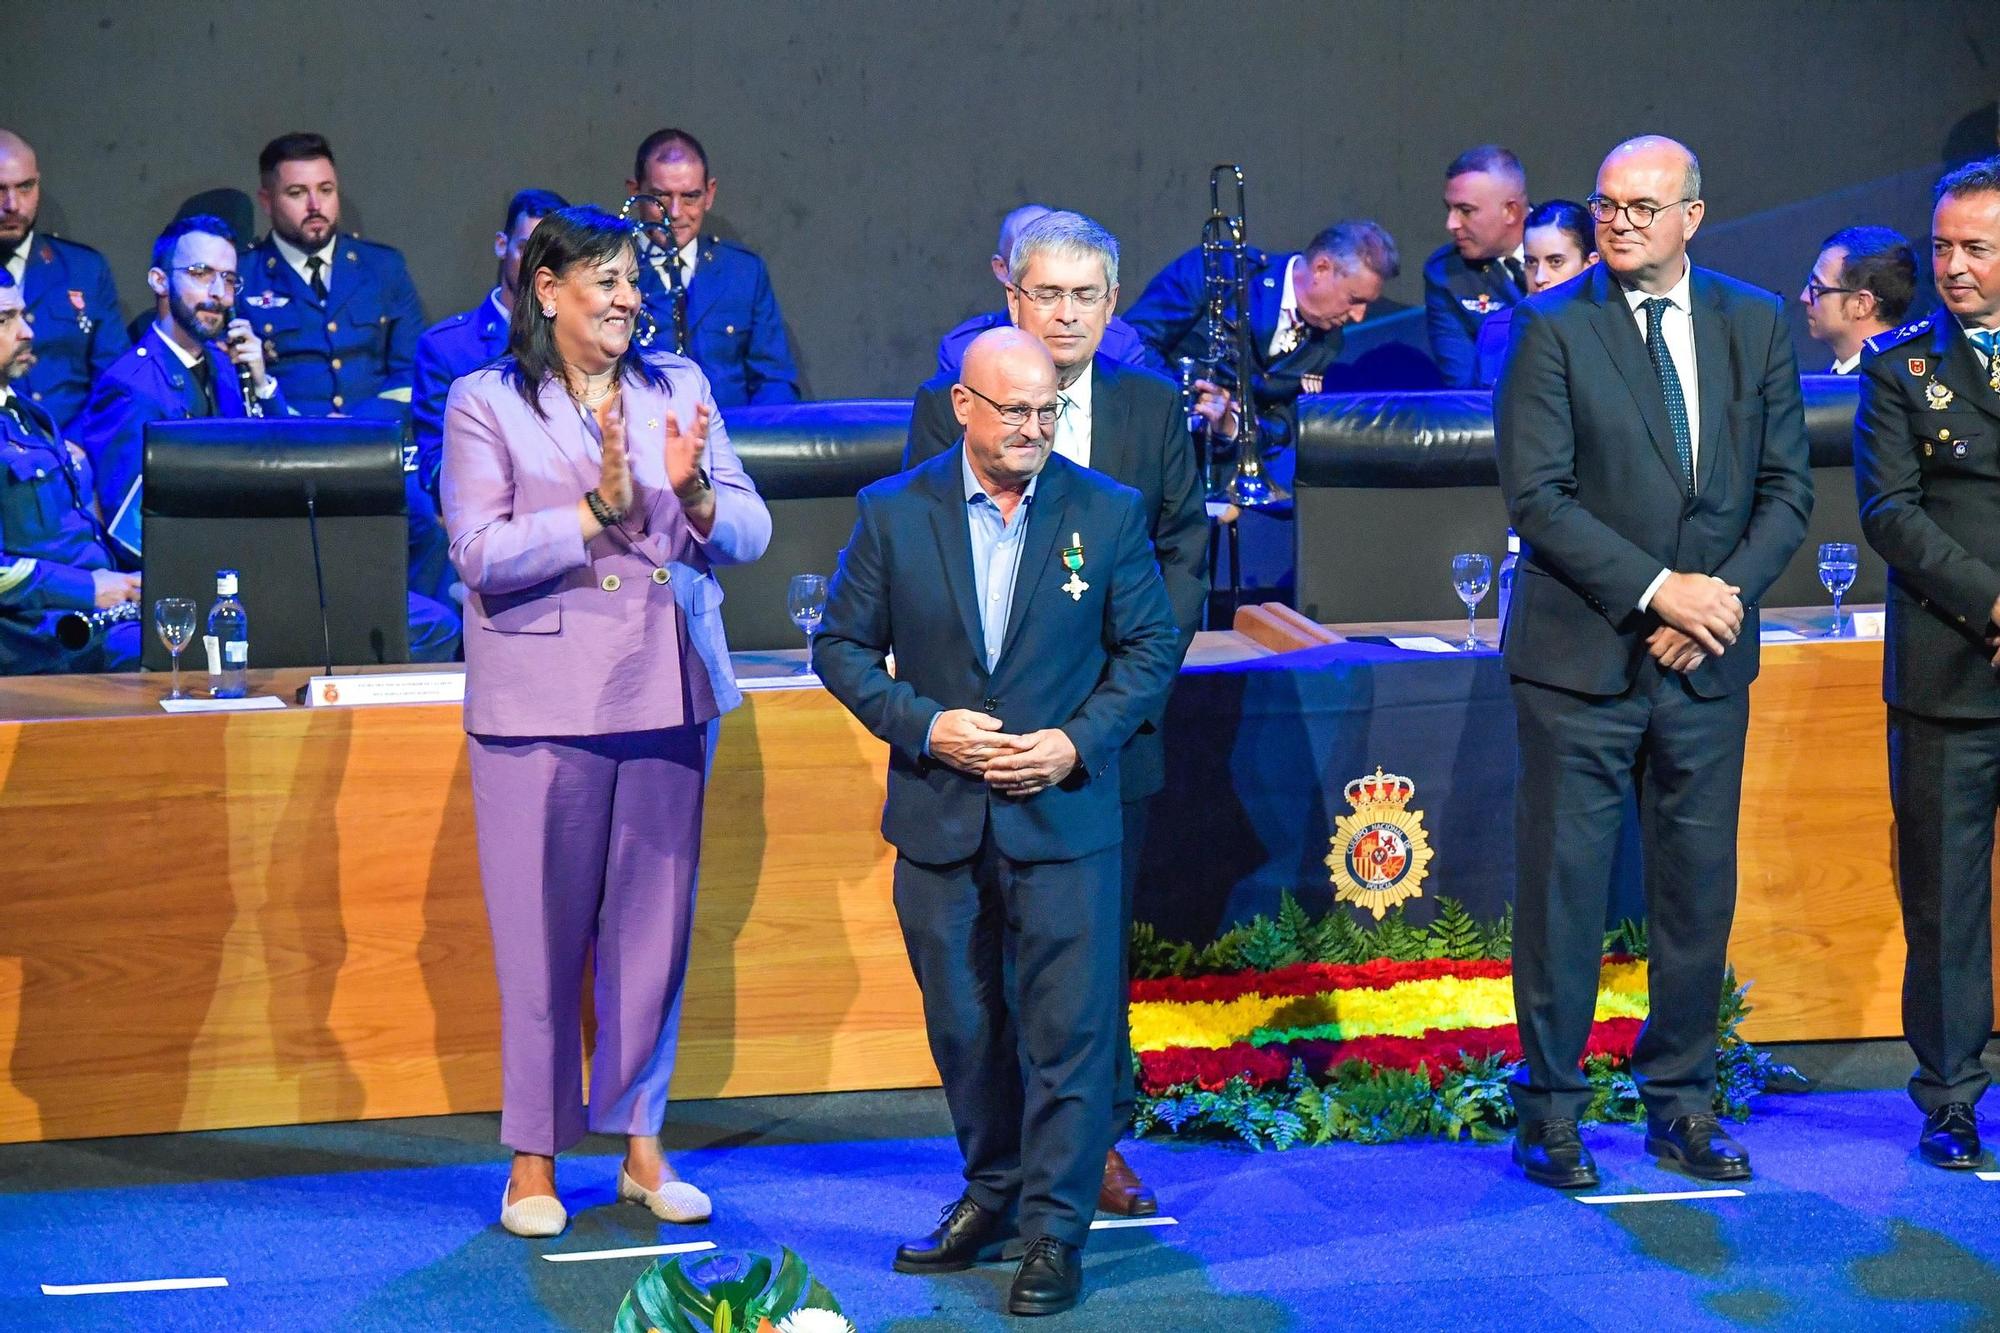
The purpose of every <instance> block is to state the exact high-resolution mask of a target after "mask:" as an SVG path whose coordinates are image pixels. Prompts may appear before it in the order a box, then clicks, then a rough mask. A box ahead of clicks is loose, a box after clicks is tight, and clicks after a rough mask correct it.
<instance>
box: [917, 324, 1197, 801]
mask: <svg viewBox="0 0 2000 1333" xmlns="http://www.w3.org/2000/svg"><path fill="white" fill-rule="evenodd" d="M954 382H955V381H954V380H952V379H948V378H946V377H944V376H942V375H940V376H936V377H933V378H932V379H930V380H928V381H926V382H925V383H924V384H923V385H922V387H920V388H919V389H918V390H917V397H916V402H915V403H914V404H913V405H912V408H911V412H910V438H909V441H908V443H907V444H905V445H904V447H903V466H904V467H905V468H906V469H907V468H912V467H915V466H917V465H918V464H920V463H924V462H927V461H929V460H930V459H932V458H934V457H936V456H937V455H939V454H941V453H945V452H948V451H949V450H950V449H951V448H952V446H953V445H955V444H957V443H958V439H959V428H958V419H957V418H956V417H955V416H953V415H952V411H951V386H952V384H953V383H954ZM1090 415H1091V421H1090V470H1091V471H1093V472H1102V473H1103V474H1104V475H1105V476H1107V477H1110V478H1111V479H1112V480H1113V481H1116V482H1119V483H1122V484H1123V485H1126V486H1130V487H1131V488H1132V489H1133V490H1135V491H1137V492H1139V496H1140V499H1141V502H1142V503H1143V505H1144V508H1145V512H1146V531H1147V535H1148V537H1149V538H1150V539H1151V540H1152V543H1153V554H1154V557H1155V558H1156V559H1157V560H1158V561H1159V564H1160V574H1161V576H1162V577H1163V578H1164V579H1165V580H1166V583H1167V600H1168V602H1170V603H1171V604H1172V605H1173V608H1174V624H1175V625H1176V626H1177V627H1178V628H1179V630H1180V634H1181V656H1182V657H1185V656H1186V654H1187V650H1188V648H1189V646H1190V645H1192V644H1193V643H1194V635H1195V631H1196V630H1198V629H1200V628H1201V613H1202V608H1203V607H1204V606H1205V605H1206V603H1207V601H1208V513H1207V511H1206V510H1205V509H1203V507H1202V489H1201V479H1200V476H1199V475H1198V473H1197V470H1196V468H1195V456H1194V441H1193V440H1191V439H1189V438H1188V429H1187V413H1186V412H1185V411H1184V410H1183V409H1182V407H1181V395H1180V390H1179V389H1177V388H1175V387H1174V385H1173V384H1172V383H1171V382H1169V381H1168V380H1166V379H1163V378H1161V377H1160V376H1159V375H1156V374H1154V373H1153V372H1151V371H1149V370H1142V369H1140V368H1139V367H1137V366H1128V365H1121V364H1119V363H1118V362H1116V361H1114V360H1112V359H1111V358H1109V357H1107V356H1105V355H1103V354H1102V353H1100V354H1099V355H1098V357H1097V359H1096V360H1095V361H1093V362H1092V363H1091V389H1090ZM1180 660H1181V659H1180V658H1178V657H1177V658H1176V659H1175V666H1176V667H1178V666H1179V664H1180ZM1165 711H1166V702H1165V700H1164V699H1163V700H1162V701H1161V707H1160V713H1164V712H1165ZM1160 713H1155V714H1152V715H1149V716H1148V717H1147V718H1146V720H1145V721H1144V722H1142V723H1141V724H1140V726H1139V729H1138V731H1136V732H1135V733H1133V736H1132V741H1131V743H1130V744H1129V745H1127V746H1126V747H1125V757H1124V759H1123V760H1121V761H1120V764H1119V775H1120V777H1119V781H1120V784H1121V785H1122V787H1123V788H1124V794H1125V799H1126V800H1128V801H1136V800H1138V799H1140V798H1141V797H1145V796H1151V795H1152V794H1153V793H1154V792H1156V791H1158V790H1160V789H1161V788H1162V787H1164V786H1166V785H1167V752H1166V745H1165V743H1164V742H1163V741H1162V740H1161V737H1160V722H1161V717H1160Z"/></svg>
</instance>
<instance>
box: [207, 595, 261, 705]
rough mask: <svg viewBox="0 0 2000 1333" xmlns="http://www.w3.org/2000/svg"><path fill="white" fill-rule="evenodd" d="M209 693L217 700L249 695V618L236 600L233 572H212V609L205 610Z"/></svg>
mask: <svg viewBox="0 0 2000 1333" xmlns="http://www.w3.org/2000/svg"><path fill="white" fill-rule="evenodd" d="M202 642H203V646H204V647H206V648H207V649H208V680H209V684H210V685H211V686H213V689H211V690H210V693H211V694H213V695H214V696H215V697H216V698H218V699H241V698H242V697H243V696H244V695H245V694H247V693H249V689H250V681H249V673H250V615H249V613H248V612H246V611H245V610H244V609H243V603H242V602H240V601H238V600H237V598H236V571H235V570H233V569H218V570H216V571H215V605H214V606H211V607H209V608H208V636H207V638H205V639H204V640H203V641H202Z"/></svg>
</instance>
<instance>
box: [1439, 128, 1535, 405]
mask: <svg viewBox="0 0 2000 1333" xmlns="http://www.w3.org/2000/svg"><path fill="white" fill-rule="evenodd" d="M1527 222H1528V176H1527V173H1526V172H1525V171H1523V170H1522V169H1521V159H1520V158H1518V157H1515V156H1514V154H1512V153H1511V152H1509V151H1508V150H1506V149H1505V148H1502V147H1500V145H1498V144H1483V145H1481V146H1480V147H1478V148H1468V149H1466V150H1465V151H1464V152H1463V153H1460V154H1459V155H1458V156H1457V157H1455V158H1453V159H1452V162H1451V165H1450V166H1448V167H1446V168H1445V169H1444V229H1445V231H1446V232H1448V233H1450V235H1451V240H1449V241H1447V242H1446V243H1445V244H1444V245H1442V246H1440V247H1438V249H1437V250H1435V251H1433V252H1432V254H1431V257H1430V258H1429V259H1426V260H1425V261H1424V328H1425V331H1426V332H1428V333H1429V334H1430V340H1431V357H1432V359H1434V360H1435V361H1436V362H1437V367H1438V373H1439V374H1440V375H1442V376H1444V382H1445V387H1447V388H1451V389H1471V388H1476V387H1478V384H1479V355H1478V343H1479V326H1480V325H1481V324H1483V323H1485V322H1486V317H1487V316H1488V315H1490V314H1492V313H1493V312H1495V311H1497V310H1506V309H1508V308H1509V307H1511V306H1513V305H1514V303H1515V302H1517V301H1519V300H1520V299H1521V298H1522V297H1523V296H1524V295H1526V293H1527V290H1528V286H1527V275H1526V270H1525V269H1524V268H1523V267H1522V252H1521V246H1522V238H1523V236H1524V235H1525V233H1526V230H1527Z"/></svg>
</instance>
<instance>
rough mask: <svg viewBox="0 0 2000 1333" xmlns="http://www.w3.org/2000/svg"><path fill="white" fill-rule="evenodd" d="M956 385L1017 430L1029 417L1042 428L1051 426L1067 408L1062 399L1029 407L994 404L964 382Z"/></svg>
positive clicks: (961, 381)
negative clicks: (987, 406)
mask: <svg viewBox="0 0 2000 1333" xmlns="http://www.w3.org/2000/svg"><path fill="white" fill-rule="evenodd" d="M958 383H959V387H960V388H962V389H964V390H965V391H966V392H967V393H969V394H971V395H972V396H973V397H974V398H977V399H978V400H979V401H980V402H982V403H987V404H990V405H991V406H992V408H993V410H994V411H995V412H998V413H999V414H1000V419H1001V420H1002V421H1004V422H1006V423H1007V424H1008V425H1010V426H1013V427H1015V428H1017V429H1018V428H1020V427H1022V426H1025V425H1027V424H1028V418H1029V417H1030V416H1032V417H1034V418H1035V420H1036V421H1038V422H1040V423H1041V424H1042V425H1043V426H1044V427H1047V426H1053V425H1055V424H1056V422H1057V421H1060V420H1061V419H1062V414H1063V408H1064V407H1066V406H1068V402H1067V400H1065V399H1062V398H1058V399H1056V400H1055V401H1054V402H1053V403H1046V404H1042V405H1040V406H1030V405H1029V404H1027V403H996V402H994V401H993V400H992V399H991V398H988V397H987V396H986V395H985V394H983V393H981V392H979V390H977V389H975V388H973V387H972V386H971V385H970V384H967V383H966V382H965V381H964V380H960V381H959V382H958Z"/></svg>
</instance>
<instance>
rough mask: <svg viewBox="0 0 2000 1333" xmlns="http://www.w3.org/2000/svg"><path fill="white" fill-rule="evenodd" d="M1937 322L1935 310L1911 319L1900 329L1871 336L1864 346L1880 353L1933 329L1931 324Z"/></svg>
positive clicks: (1872, 351)
mask: <svg viewBox="0 0 2000 1333" xmlns="http://www.w3.org/2000/svg"><path fill="white" fill-rule="evenodd" d="M1936 322H1937V312H1936V311H1935V310H1933V311H1932V312H1931V313H1930V314H1928V315H1925V316H1924V317H1923V318H1922V319H1914V320H1911V321H1910V322H1909V323H1908V324H1905V325H1904V326H1903V327H1902V328H1900V329H1896V330H1893V331H1892V332H1889V333H1878V334H1876V335H1875V336H1874V337H1873V338H1870V339H1869V340H1868V341H1867V342H1865V343H1863V344H1862V347H1864V348H1865V349H1866V350H1868V351H1869V352H1871V353H1879V352H1881V351H1882V350H1883V349H1884V348H1889V347H1894V346H1895V345H1896V344H1897V343H1901V342H1908V341H1909V340H1910V339H1912V338H1914V337H1916V336H1917V335H1918V334H1920V333H1929V332H1930V331H1931V325H1932V324H1934V323H1936Z"/></svg>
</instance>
